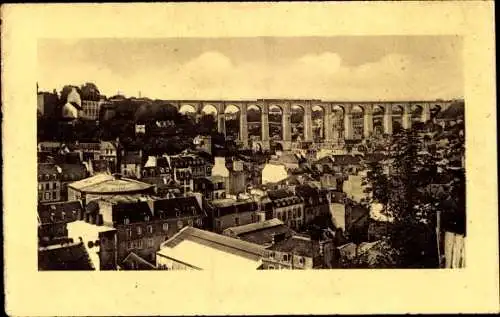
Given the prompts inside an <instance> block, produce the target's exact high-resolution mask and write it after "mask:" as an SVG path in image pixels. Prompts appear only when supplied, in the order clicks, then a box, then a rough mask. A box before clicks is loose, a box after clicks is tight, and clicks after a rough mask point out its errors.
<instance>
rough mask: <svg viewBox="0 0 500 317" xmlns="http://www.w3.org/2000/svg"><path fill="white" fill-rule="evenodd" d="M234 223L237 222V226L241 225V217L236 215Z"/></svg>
mask: <svg viewBox="0 0 500 317" xmlns="http://www.w3.org/2000/svg"><path fill="white" fill-rule="evenodd" d="M234 224H235V225H236V226H239V225H240V218H238V217H235V218H234Z"/></svg>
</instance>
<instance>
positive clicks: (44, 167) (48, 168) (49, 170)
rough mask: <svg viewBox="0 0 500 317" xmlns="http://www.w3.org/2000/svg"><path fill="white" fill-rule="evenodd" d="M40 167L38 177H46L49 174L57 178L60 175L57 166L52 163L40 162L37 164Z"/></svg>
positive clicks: (52, 177)
mask: <svg viewBox="0 0 500 317" xmlns="http://www.w3.org/2000/svg"><path fill="white" fill-rule="evenodd" d="M37 168H38V178H39V179H40V178H41V177H45V176H46V175H48V176H49V177H50V178H51V179H55V178H57V177H58V176H59V171H58V170H57V166H56V165H55V164H52V163H40V164H37Z"/></svg>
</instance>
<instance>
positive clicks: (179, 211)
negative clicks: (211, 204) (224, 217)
mask: <svg viewBox="0 0 500 317" xmlns="http://www.w3.org/2000/svg"><path fill="white" fill-rule="evenodd" d="M152 206H153V212H154V215H155V216H157V217H160V218H178V217H180V218H184V217H195V216H204V215H205V212H204V211H203V210H202V209H201V207H200V205H199V204H198V201H197V199H196V197H194V196H188V197H176V198H169V199H156V200H153V201H152Z"/></svg>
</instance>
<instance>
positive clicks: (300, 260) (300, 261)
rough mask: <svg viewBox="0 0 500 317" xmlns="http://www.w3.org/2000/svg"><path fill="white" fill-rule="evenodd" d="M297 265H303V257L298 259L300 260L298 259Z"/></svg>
mask: <svg viewBox="0 0 500 317" xmlns="http://www.w3.org/2000/svg"><path fill="white" fill-rule="evenodd" d="M299 264H300V265H304V258H303V257H300V258H299Z"/></svg>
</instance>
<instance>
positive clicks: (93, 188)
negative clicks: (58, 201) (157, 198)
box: [68, 174, 154, 204]
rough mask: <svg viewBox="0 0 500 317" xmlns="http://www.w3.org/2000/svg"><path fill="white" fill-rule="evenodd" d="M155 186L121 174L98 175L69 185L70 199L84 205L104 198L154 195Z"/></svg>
mask: <svg viewBox="0 0 500 317" xmlns="http://www.w3.org/2000/svg"><path fill="white" fill-rule="evenodd" d="M153 193H154V186H153V185H151V184H146V183H143V182H140V181H138V180H134V179H129V178H123V177H121V175H119V174H115V175H110V174H96V175H94V176H91V177H88V178H85V179H82V180H80V181H77V182H73V183H70V184H68V199H69V200H80V199H81V200H82V201H83V202H84V204H86V203H88V202H89V201H91V200H93V199H97V198H102V197H109V196H116V195H133V194H153Z"/></svg>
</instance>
